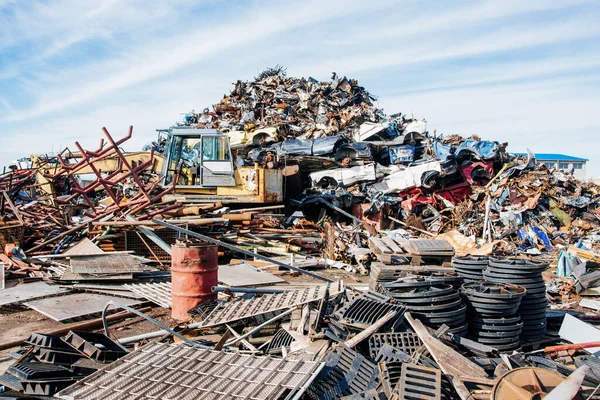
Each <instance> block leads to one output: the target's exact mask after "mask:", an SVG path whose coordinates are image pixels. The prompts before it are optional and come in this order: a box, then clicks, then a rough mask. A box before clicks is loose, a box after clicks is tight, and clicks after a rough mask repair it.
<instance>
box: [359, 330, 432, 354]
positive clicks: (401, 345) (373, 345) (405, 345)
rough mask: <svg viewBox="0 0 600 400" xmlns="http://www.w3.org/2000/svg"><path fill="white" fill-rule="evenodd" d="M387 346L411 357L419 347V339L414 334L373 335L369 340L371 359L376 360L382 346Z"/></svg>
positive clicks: (420, 343)
mask: <svg viewBox="0 0 600 400" xmlns="http://www.w3.org/2000/svg"><path fill="white" fill-rule="evenodd" d="M385 344H388V345H390V346H393V347H395V348H397V349H399V350H402V351H403V352H405V353H406V354H408V355H409V356H411V355H412V354H413V353H414V352H415V351H416V350H417V349H418V348H419V347H421V345H422V344H423V342H421V339H420V338H419V336H418V335H417V334H416V333H414V332H398V333H374V334H373V335H371V337H370V338H369V354H370V355H371V358H372V359H376V358H377V354H378V353H379V350H380V349H381V348H382V347H383V345H385Z"/></svg>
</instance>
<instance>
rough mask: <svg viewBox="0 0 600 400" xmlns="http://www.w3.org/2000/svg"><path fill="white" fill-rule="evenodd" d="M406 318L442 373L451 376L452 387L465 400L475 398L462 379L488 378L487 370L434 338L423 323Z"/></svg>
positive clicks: (409, 316)
mask: <svg viewBox="0 0 600 400" xmlns="http://www.w3.org/2000/svg"><path fill="white" fill-rule="evenodd" d="M404 318H405V319H406V320H407V321H408V323H409V324H410V326H411V327H412V328H413V330H414V331H415V332H416V333H417V335H418V336H419V338H420V339H421V341H422V342H423V345H424V346H425V347H426V348H427V350H428V351H429V354H431V356H432V357H433V359H434V361H435V362H436V363H437V364H438V365H439V367H440V369H441V370H442V372H443V373H444V374H446V375H449V377H450V380H451V382H452V385H453V386H454V388H455V389H456V392H457V393H458V395H459V396H460V398H461V399H463V400H470V399H472V398H473V396H472V395H471V392H470V391H469V389H467V388H466V386H465V385H464V383H463V381H462V377H465V378H467V377H469V379H473V378H487V377H488V374H487V373H486V372H485V370H484V369H483V368H481V367H480V366H479V365H477V364H475V363H474V362H472V361H470V360H469V359H468V358H466V357H464V356H462V355H461V354H459V353H457V352H456V351H454V349H452V348H451V347H450V346H447V345H446V344H444V343H442V342H441V341H440V340H438V339H436V338H434V337H433V336H432V335H431V334H430V333H429V331H428V330H427V328H425V325H423V323H422V322H421V321H419V320H415V319H414V318H413V317H412V316H411V315H410V313H406V314H405V315H404Z"/></svg>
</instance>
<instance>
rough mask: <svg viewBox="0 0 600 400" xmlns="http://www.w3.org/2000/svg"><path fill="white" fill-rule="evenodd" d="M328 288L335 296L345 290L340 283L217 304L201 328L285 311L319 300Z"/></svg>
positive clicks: (331, 294) (330, 293)
mask: <svg viewBox="0 0 600 400" xmlns="http://www.w3.org/2000/svg"><path fill="white" fill-rule="evenodd" d="M328 286H329V295H330V296H335V295H337V294H339V293H341V292H343V291H344V290H345V287H344V284H343V282H341V281H337V282H333V283H331V284H325V285H320V286H313V287H310V288H306V289H301V290H294V291H289V292H285V293H278V294H268V295H264V296H257V297H254V298H252V299H250V300H240V301H232V302H229V303H219V305H218V306H217V307H216V308H215V309H214V310H213V311H211V312H210V314H208V315H207V316H206V318H204V321H202V325H201V327H208V326H216V325H222V324H226V323H229V322H233V321H239V320H242V319H245V318H249V317H253V316H257V315H262V314H266V313H270V312H275V311H281V310H287V309H289V308H291V307H294V306H296V305H299V304H306V303H310V302H313V301H319V300H321V299H322V298H323V297H324V296H325V293H326V291H327V287H328Z"/></svg>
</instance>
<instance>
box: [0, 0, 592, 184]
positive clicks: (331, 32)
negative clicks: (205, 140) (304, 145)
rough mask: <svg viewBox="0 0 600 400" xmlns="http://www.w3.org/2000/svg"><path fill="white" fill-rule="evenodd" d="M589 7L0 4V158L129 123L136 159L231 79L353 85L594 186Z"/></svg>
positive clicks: (581, 2) (181, 1) (389, 105)
mask: <svg viewBox="0 0 600 400" xmlns="http://www.w3.org/2000/svg"><path fill="white" fill-rule="evenodd" d="M599 17H600V2H598V1H594V0H590V1H585V0H568V1H563V0H539V1H538V0H531V1H523V0H518V1H517V0H504V1H430V2H423V1H416V0H415V1H412V0H410V1H409V0H407V1H386V0H382V1H371V2H366V1H364V0H343V1H342V0H331V1H310V0H308V1H294V0H292V1H287V2H275V1H216V0H205V1H202V0H198V1H189V0H170V1H160V2H158V1H156V2H148V1H141V0H104V1H97V0H96V1H87V0H77V1H75V0H73V1H63V0H48V1H19V0H0V21H2V23H1V24H0V135H1V137H2V146H1V148H0V165H6V164H7V163H8V162H9V161H10V160H13V159H16V158H18V157H21V156H26V155H29V154H30V153H39V152H47V151H52V150H54V151H57V150H59V149H60V148H63V147H65V146H69V147H71V148H74V146H73V142H74V141H75V140H79V141H80V143H81V144H83V145H84V146H90V147H95V146H97V144H98V141H99V139H100V138H101V137H102V133H101V128H102V127H103V126H106V127H107V128H108V130H109V131H110V132H112V133H113V135H114V136H116V137H120V136H121V135H124V134H125V133H126V130H127V127H128V126H129V125H133V126H134V136H133V138H132V139H131V140H130V141H129V142H128V145H127V146H126V149H128V150H139V149H140V148H141V146H142V145H143V144H144V143H147V142H149V141H151V140H153V139H154V138H155V137H156V133H155V129H156V128H164V127H168V126H169V125H171V124H173V123H174V122H175V121H177V120H179V119H180V114H181V113H185V112H188V111H190V110H191V109H195V110H200V109H203V108H205V107H207V106H210V105H212V104H214V103H216V102H218V100H219V99H220V98H221V97H222V96H223V95H224V94H225V93H228V92H229V90H230V89H231V88H232V83H233V82H235V81H236V80H237V79H251V78H252V77H253V76H255V75H256V74H257V73H258V72H260V71H261V70H263V69H264V68H265V67H269V66H274V65H275V64H281V65H284V66H285V67H287V70H288V74H289V75H292V76H312V77H315V78H317V79H321V80H326V79H328V78H329V77H330V76H331V72H332V71H335V72H337V73H338V74H340V75H347V76H348V77H351V78H354V79H358V80H359V82H360V83H361V84H362V85H363V86H365V87H366V88H367V89H368V90H369V91H370V92H371V93H372V94H374V95H377V96H378V98H379V100H378V103H379V106H380V107H383V108H384V110H385V111H386V112H387V113H389V114H391V113H395V112H403V113H408V114H413V115H414V116H415V117H419V118H426V119H427V121H428V126H429V129H430V131H433V130H434V129H435V130H437V132H438V134H439V133H445V134H452V133H459V134H462V135H463V136H466V135H471V134H477V135H479V136H481V137H483V138H485V139H493V140H499V141H503V142H504V141H506V142H509V149H510V150H513V151H524V150H525V149H526V148H530V149H531V150H532V151H535V152H540V153H566V154H570V155H574V156H580V157H586V158H589V159H590V160H591V161H590V163H589V167H588V176H593V177H600V157H599V156H598V154H599V151H598V149H599V148H600V135H599V133H600V120H599V119H600V117H599V115H600V112H599V110H598V108H600V92H599V90H598V89H599V87H600V68H599V67H600V41H599V40H598V39H599V36H600V24H598V20H599Z"/></svg>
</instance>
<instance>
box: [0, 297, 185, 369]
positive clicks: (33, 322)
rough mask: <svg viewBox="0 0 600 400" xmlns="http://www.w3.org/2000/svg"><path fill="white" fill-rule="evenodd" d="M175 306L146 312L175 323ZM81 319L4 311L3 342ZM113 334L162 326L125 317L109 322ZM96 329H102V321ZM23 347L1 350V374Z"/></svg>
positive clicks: (131, 333)
mask: <svg viewBox="0 0 600 400" xmlns="http://www.w3.org/2000/svg"><path fill="white" fill-rule="evenodd" d="M170 312H171V310H169V309H166V308H161V307H154V308H152V310H151V311H149V312H146V315H148V316H150V317H152V318H154V319H156V320H158V321H160V322H162V323H163V324H165V325H167V326H174V325H176V324H175V321H173V320H172V319H171V318H170ZM77 324H79V323H70V324H63V323H60V322H56V321H54V320H52V319H50V318H48V317H46V316H44V315H42V314H40V313H38V312H37V311H33V310H25V311H16V310H14V312H10V313H1V314H0V344H1V343H6V342H11V341H14V340H21V339H26V338H28V337H29V335H30V334H31V333H32V332H39V333H50V332H52V331H54V330H57V329H64V328H68V327H75V326H76V325H77ZM109 329H110V334H111V337H112V338H116V339H121V338H124V337H129V336H136V335H140V334H142V333H147V332H152V331H157V330H159V329H160V328H158V327H157V326H155V325H153V324H152V323H151V322H149V321H146V320H144V319H143V318H141V317H135V318H128V319H126V320H122V321H115V322H113V323H110V324H109ZM92 331H93V332H102V325H101V324H100V325H99V326H98V328H97V329H93V330H92ZM18 349H19V347H18V346H17V347H12V348H10V349H5V350H0V374H2V373H4V372H5V371H6V369H7V368H8V367H9V366H10V365H11V364H13V363H14V361H15V360H14V358H11V356H10V355H11V353H12V352H15V351H17V350H18Z"/></svg>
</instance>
